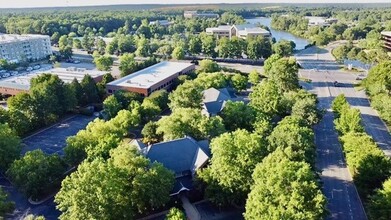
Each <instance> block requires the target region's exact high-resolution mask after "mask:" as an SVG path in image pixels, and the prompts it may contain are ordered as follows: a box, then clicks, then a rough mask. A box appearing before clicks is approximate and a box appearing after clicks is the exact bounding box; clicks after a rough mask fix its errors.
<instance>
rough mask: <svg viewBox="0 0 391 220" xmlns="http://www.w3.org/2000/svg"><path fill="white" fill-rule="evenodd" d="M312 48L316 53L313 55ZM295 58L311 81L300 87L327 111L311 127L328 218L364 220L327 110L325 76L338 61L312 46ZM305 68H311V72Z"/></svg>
mask: <svg viewBox="0 0 391 220" xmlns="http://www.w3.org/2000/svg"><path fill="white" fill-rule="evenodd" d="M315 51H316V52H318V54H314V52H315ZM316 52H315V53H316ZM296 58H297V59H298V60H299V62H301V63H300V64H301V65H302V67H304V68H305V69H307V70H304V71H301V72H300V74H301V76H303V77H306V78H310V79H311V80H312V83H310V84H303V87H304V88H306V89H307V90H310V91H311V92H313V93H315V94H317V95H318V100H319V104H318V105H319V108H320V109H326V110H327V112H326V114H325V115H324V117H323V118H322V120H321V121H320V123H319V124H318V125H317V126H315V144H316V146H317V158H316V167H317V169H318V170H320V172H321V174H320V178H321V180H322V182H323V186H322V191H323V193H324V195H325V196H326V198H327V200H328V207H327V208H328V209H329V211H330V215H329V217H328V219H338V220H340V219H347V220H348V219H350V220H365V219H367V217H366V214H365V210H364V208H363V205H362V202H361V200H360V197H359V195H358V193H357V190H356V187H355V185H354V183H353V181H352V177H351V175H350V173H349V170H348V168H347V165H346V163H345V160H344V155H343V152H342V149H341V145H340V143H339V140H338V135H337V133H336V131H335V129H334V124H333V120H334V116H333V113H332V112H331V111H330V106H331V102H332V100H333V99H334V96H335V94H334V92H335V91H334V89H333V88H332V85H333V82H334V81H335V79H333V78H332V77H330V76H329V75H328V74H329V73H328V71H333V72H338V69H339V68H337V67H338V64H337V63H335V61H333V59H332V57H331V56H330V53H329V51H327V50H318V49H316V48H311V49H308V50H305V51H304V52H302V53H300V54H298V55H297V56H296ZM318 59H319V60H322V61H319V60H318ZM308 69H315V71H309V70H308ZM316 70H318V71H316ZM347 75H348V74H345V75H343V76H344V77H346V76H347Z"/></svg>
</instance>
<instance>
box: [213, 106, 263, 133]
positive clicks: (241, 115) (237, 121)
mask: <svg viewBox="0 0 391 220" xmlns="http://www.w3.org/2000/svg"><path fill="white" fill-rule="evenodd" d="M221 118H222V119H223V121H224V125H225V127H226V128H227V129H228V130H229V131H235V130H237V129H246V130H249V131H251V130H252V124H253V123H254V121H255V111H254V110H253V109H252V107H251V106H248V105H246V104H245V103H244V102H232V101H228V102H227V103H226V104H225V106H224V109H223V111H222V112H221Z"/></svg>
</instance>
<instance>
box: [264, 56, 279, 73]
mask: <svg viewBox="0 0 391 220" xmlns="http://www.w3.org/2000/svg"><path fill="white" fill-rule="evenodd" d="M280 59H281V56H280V55H278V54H273V55H271V56H270V57H269V58H267V59H266V60H265V65H264V67H263V69H264V71H265V72H268V71H270V70H271V69H272V67H273V66H274V64H275V62H277V61H278V60H280Z"/></svg>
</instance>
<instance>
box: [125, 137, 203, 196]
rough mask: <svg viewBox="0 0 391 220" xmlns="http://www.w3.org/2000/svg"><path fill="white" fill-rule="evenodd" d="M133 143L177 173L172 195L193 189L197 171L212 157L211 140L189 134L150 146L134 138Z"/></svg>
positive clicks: (149, 157) (144, 153)
mask: <svg viewBox="0 0 391 220" xmlns="http://www.w3.org/2000/svg"><path fill="white" fill-rule="evenodd" d="M131 145H133V146H135V147H136V148H137V149H138V150H139V151H140V152H141V153H142V154H143V155H145V156H146V157H147V158H148V159H149V160H150V161H151V162H155V161H156V162H159V163H161V164H163V166H164V167H166V168H167V169H169V170H171V171H173V172H174V173H175V185H174V188H173V190H172V191H171V193H170V195H171V196H173V195H178V194H179V193H180V192H182V191H190V190H192V189H193V188H194V186H193V179H194V176H195V175H196V171H197V170H198V169H200V168H202V167H204V166H205V165H206V164H207V162H208V161H209V158H210V149H209V142H208V141H206V140H204V141H196V140H194V139H193V138H191V137H188V136H187V137H184V138H181V139H176V140H172V141H166V142H161V143H157V144H152V145H149V146H147V145H145V144H144V143H142V142H140V141H138V140H134V141H132V142H131Z"/></svg>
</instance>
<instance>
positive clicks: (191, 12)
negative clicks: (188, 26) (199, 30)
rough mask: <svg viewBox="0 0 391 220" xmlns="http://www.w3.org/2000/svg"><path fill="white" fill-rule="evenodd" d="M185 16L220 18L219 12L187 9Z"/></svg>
mask: <svg viewBox="0 0 391 220" xmlns="http://www.w3.org/2000/svg"><path fill="white" fill-rule="evenodd" d="M183 16H184V17H185V18H219V17H220V16H219V14H216V13H208V12H204V13H198V12H197V11H185V12H184V13H183Z"/></svg>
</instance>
